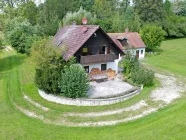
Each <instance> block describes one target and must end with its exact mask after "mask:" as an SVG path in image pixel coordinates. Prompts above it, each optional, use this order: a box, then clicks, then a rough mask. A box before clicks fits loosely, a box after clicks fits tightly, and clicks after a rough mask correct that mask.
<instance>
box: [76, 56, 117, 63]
mask: <svg viewBox="0 0 186 140" xmlns="http://www.w3.org/2000/svg"><path fill="white" fill-rule="evenodd" d="M118 58H119V56H117V55H116V54H98V55H87V56H81V58H80V63H81V64H93V63H105V62H114V60H115V59H118Z"/></svg>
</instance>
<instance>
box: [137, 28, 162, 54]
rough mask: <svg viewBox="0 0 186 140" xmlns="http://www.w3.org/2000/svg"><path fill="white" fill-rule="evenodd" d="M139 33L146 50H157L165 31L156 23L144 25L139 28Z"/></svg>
mask: <svg viewBox="0 0 186 140" xmlns="http://www.w3.org/2000/svg"><path fill="white" fill-rule="evenodd" d="M140 35H141V37H142V39H143V41H144V43H145V44H146V46H147V49H146V50H147V51H153V52H155V51H157V50H158V48H159V47H160V45H161V43H162V41H163V40H164V36H165V31H164V30H163V29H162V27H160V26H157V25H145V26H143V27H142V29H141V30H140Z"/></svg>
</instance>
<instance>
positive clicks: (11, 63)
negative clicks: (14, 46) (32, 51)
mask: <svg viewBox="0 0 186 140" xmlns="http://www.w3.org/2000/svg"><path fill="white" fill-rule="evenodd" d="M25 58H26V56H25V55H24V56H20V55H11V56H7V57H4V58H0V73H3V72H6V71H9V70H12V69H13V68H15V67H18V66H19V65H21V64H22V63H23V60H24V59H25Z"/></svg>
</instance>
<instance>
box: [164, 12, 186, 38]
mask: <svg viewBox="0 0 186 140" xmlns="http://www.w3.org/2000/svg"><path fill="white" fill-rule="evenodd" d="M185 23H186V17H183V16H177V15H172V16H169V17H168V18H167V19H166V21H165V22H164V24H163V29H164V30H165V31H166V33H167V34H166V35H167V37H172V38H174V37H185V36H186V24H185Z"/></svg>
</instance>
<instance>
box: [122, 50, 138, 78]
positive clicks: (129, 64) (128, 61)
mask: <svg viewBox="0 0 186 140" xmlns="http://www.w3.org/2000/svg"><path fill="white" fill-rule="evenodd" d="M137 65H139V61H138V59H137V58H136V57H134V56H132V54H131V53H130V52H127V53H126V56H125V57H124V61H123V68H124V73H125V75H129V74H130V73H131V71H132V69H134V67H135V66H137Z"/></svg>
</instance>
